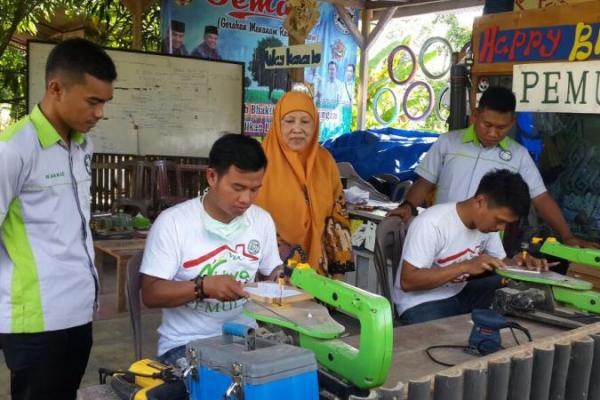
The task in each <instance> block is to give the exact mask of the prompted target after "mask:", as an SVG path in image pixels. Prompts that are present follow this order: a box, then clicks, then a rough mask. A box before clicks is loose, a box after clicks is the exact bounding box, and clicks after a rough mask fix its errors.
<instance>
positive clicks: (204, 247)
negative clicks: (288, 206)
mask: <svg viewBox="0 0 600 400" xmlns="http://www.w3.org/2000/svg"><path fill="white" fill-rule="evenodd" d="M266 167H267V159H266V157H265V154H264V152H263V150H262V147H261V146H260V143H258V141H256V140H254V139H252V138H249V137H246V136H243V135H234V134H228V135H225V136H223V137H221V138H220V139H218V140H217V141H216V142H215V143H214V145H213V147H212V149H211V150H210V154H209V161H208V170H207V171H206V180H207V182H208V186H209V188H208V191H207V192H206V193H205V194H204V195H203V196H202V197H200V198H195V199H192V200H188V201H186V202H184V203H181V204H178V205H177V206H174V207H171V208H169V209H167V210H165V211H163V212H162V213H161V214H160V215H159V217H158V218H157V219H156V221H155V223H154V225H153V226H152V229H151V230H150V234H149V236H148V240H147V242H146V247H145V250H144V259H143V262H142V267H141V272H142V273H143V274H144V276H143V279H142V298H143V300H144V303H145V304H146V305H147V306H149V307H161V308H163V311H162V322H161V325H160V327H159V328H158V333H159V335H160V337H159V340H158V355H159V359H160V360H161V361H163V362H165V363H167V364H174V363H175V361H177V360H178V359H179V358H182V357H185V345H186V344H187V343H188V342H190V341H192V340H195V339H202V338H206V337H211V336H217V335H220V334H221V331H222V326H223V323H224V322H228V321H234V322H239V323H245V324H254V321H253V320H252V319H250V318H248V317H245V316H244V315H242V306H243V305H244V303H245V301H246V299H245V298H244V297H245V296H246V292H245V291H244V288H243V285H244V284H245V283H247V282H252V281H254V280H255V277H256V276H257V273H259V274H260V276H259V277H261V278H265V279H270V280H273V279H275V278H276V277H277V273H278V271H279V270H280V269H279V268H276V267H278V266H279V265H281V263H282V262H281V259H280V258H279V251H278V249H277V234H276V230H275V224H274V222H273V219H272V218H271V216H270V215H269V213H267V212H266V211H265V210H263V209H262V208H260V207H258V206H256V205H254V200H255V199H256V195H257V194H258V190H259V189H260V187H261V185H262V180H263V176H264V174H265V169H266Z"/></svg>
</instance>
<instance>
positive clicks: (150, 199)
mask: <svg viewBox="0 0 600 400" xmlns="http://www.w3.org/2000/svg"><path fill="white" fill-rule="evenodd" d="M154 181H155V170H154V166H153V165H152V163H151V162H148V161H144V160H130V161H123V162H120V163H118V164H117V169H116V170H115V171H114V174H113V187H114V188H116V189H117V196H118V197H116V198H115V199H114V200H113V202H112V205H111V208H112V211H113V213H114V212H116V211H117V210H118V209H119V208H134V209H136V210H137V211H139V212H141V213H142V215H144V216H145V217H149V216H151V213H152V212H153V211H154V210H153V206H154Z"/></svg>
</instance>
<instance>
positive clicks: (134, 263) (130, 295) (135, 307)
mask: <svg viewBox="0 0 600 400" xmlns="http://www.w3.org/2000/svg"><path fill="white" fill-rule="evenodd" d="M143 255H144V251H140V252H138V253H137V254H136V255H134V256H133V257H131V258H130V259H129V261H128V262H127V306H128V307H129V319H130V320H131V329H132V331H133V350H134V353H135V359H136V360H141V359H142V302H141V300H140V289H141V286H142V279H141V278H142V277H141V275H140V266H141V265H142V258H143Z"/></svg>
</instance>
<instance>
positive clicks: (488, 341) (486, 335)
mask: <svg viewBox="0 0 600 400" xmlns="http://www.w3.org/2000/svg"><path fill="white" fill-rule="evenodd" d="M471 319H472V320H473V329H472V330H471V335H470V336H469V346H468V349H467V351H468V352H469V353H472V354H478V355H482V356H485V355H487V354H490V353H494V352H496V351H498V350H501V349H503V347H502V338H501V336H500V330H501V329H504V328H509V329H511V330H512V329H517V330H519V331H521V332H523V333H524V334H525V336H527V338H528V339H529V341H531V335H530V334H529V331H528V330H527V329H526V328H525V327H523V326H521V325H519V324H518V323H516V322H513V321H508V320H507V319H506V318H504V316H502V315H500V314H498V313H497V312H496V311H493V310H489V309H475V310H473V311H472V312H471ZM513 335H514V333H513ZM515 340H516V336H515ZM517 343H518V341H517Z"/></svg>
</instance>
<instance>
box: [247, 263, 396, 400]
mask: <svg viewBox="0 0 600 400" xmlns="http://www.w3.org/2000/svg"><path fill="white" fill-rule="evenodd" d="M301 256H302V253H301ZM284 265H285V266H286V267H285V270H286V275H288V276H289V281H290V283H292V284H293V285H294V286H296V287H297V288H299V289H301V290H303V291H305V292H307V293H310V294H311V295H313V296H314V297H315V298H316V299H318V300H319V301H320V302H322V303H324V304H327V305H329V306H331V307H335V308H336V309H340V310H342V311H343V312H344V313H346V314H349V315H351V316H353V317H354V318H356V319H358V320H359V321H360V329H361V330H360V344H359V349H356V348H354V347H352V346H350V345H349V344H347V343H345V342H343V341H342V340H341V339H340V338H341V337H342V335H343V334H344V331H345V328H344V326H343V325H340V324H339V323H338V322H337V321H335V320H334V319H333V318H331V316H330V315H329V312H328V310H327V308H326V307H325V306H323V305H322V304H319V303H317V302H315V301H299V302H294V303H290V304H286V305H277V304H269V305H267V304H258V303H256V302H252V301H249V302H247V303H246V305H245V306H244V312H245V313H246V314H247V315H249V316H251V317H252V318H254V319H256V320H258V321H262V322H265V323H268V324H272V325H276V326H279V327H281V328H285V329H286V330H290V331H293V332H295V333H297V335H298V344H299V345H300V346H301V347H304V348H306V349H310V350H312V351H313V352H314V353H315V357H316V359H317V362H318V363H319V365H320V371H319V383H320V385H322V382H323V381H329V382H330V384H331V385H334V386H335V385H338V383H337V382H338V381H339V382H340V383H342V384H345V385H347V387H349V388H354V389H358V391H357V392H355V393H360V392H361V391H362V392H363V393H364V392H365V391H366V392H367V393H368V390H369V389H371V388H375V387H377V386H381V385H382V384H383V383H384V382H385V380H386V378H387V374H388V371H389V368H390V365H391V361H392V345H393V318H392V310H391V306H390V303H389V302H388V300H387V299H386V298H385V297H382V296H378V295H376V294H372V293H369V292H367V291H365V290H362V289H359V288H356V287H354V286H351V285H349V284H347V283H345V282H340V281H336V280H333V279H329V278H327V277H325V276H322V275H319V274H317V273H316V272H315V270H313V269H312V268H311V267H310V266H309V265H308V264H306V263H304V262H300V263H299V262H296V261H295V260H288V261H287V262H286V264H284ZM349 390H350V391H348V392H347V394H348V395H349V394H353V393H352V392H351V390H353V389H349Z"/></svg>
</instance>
